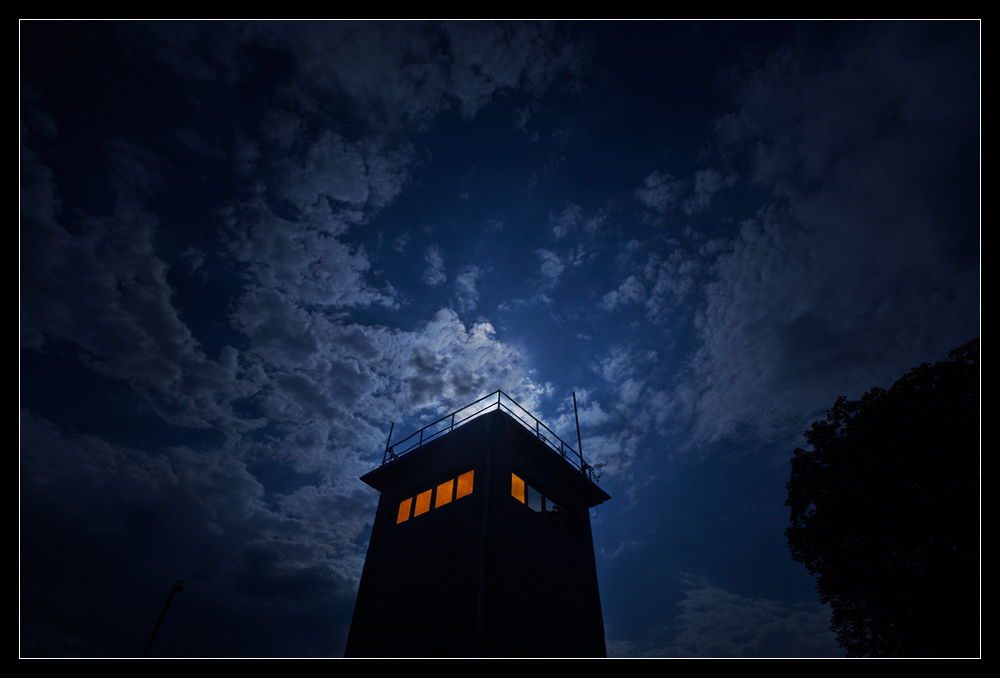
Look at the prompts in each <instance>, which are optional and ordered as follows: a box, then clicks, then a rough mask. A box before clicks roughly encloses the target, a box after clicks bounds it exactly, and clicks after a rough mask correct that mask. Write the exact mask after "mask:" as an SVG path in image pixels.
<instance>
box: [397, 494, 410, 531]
mask: <svg viewBox="0 0 1000 678" xmlns="http://www.w3.org/2000/svg"><path fill="white" fill-rule="evenodd" d="M412 503H413V497H410V498H409V499H404V500H403V501H401V502H399V515H398V516H396V524H397V525H399V524H400V523H401V522H403V521H404V520H409V518H410V505H411V504H412Z"/></svg>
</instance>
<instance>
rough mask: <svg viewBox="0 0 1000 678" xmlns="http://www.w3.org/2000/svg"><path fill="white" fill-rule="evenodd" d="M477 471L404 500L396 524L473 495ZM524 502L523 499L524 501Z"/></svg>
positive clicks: (469, 472)
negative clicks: (432, 498)
mask: <svg viewBox="0 0 1000 678" xmlns="http://www.w3.org/2000/svg"><path fill="white" fill-rule="evenodd" d="M474 474H475V471H467V472H465V473H463V474H462V475H460V476H459V477H458V481H457V482H456V480H455V478H452V479H451V480H447V481H445V482H443V483H441V484H440V485H438V486H437V491H435V489H434V488H431V489H429V490H427V491H426V492H421V493H420V494H418V495H417V496H416V498H415V499H414V497H410V498H409V499H404V500H403V501H401V502H400V503H399V513H397V514H396V524H397V525H399V524H400V523H403V522H406V521H407V520H409V519H410V518H411V517H412V518H416V517H417V516H419V515H421V514H422V513H427V512H428V511H430V510H431V508H438V507H439V506H444V505H445V504H449V503H451V502H452V501H454V500H455V499H461V498H462V497H468V496H469V495H470V494H472V485H473V483H472V481H473V477H474ZM431 495H433V496H434V506H433V507H432V506H431ZM522 501H523V499H522ZM411 508H412V509H413V515H412V516H411V515H410V509H411Z"/></svg>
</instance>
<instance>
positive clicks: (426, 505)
mask: <svg viewBox="0 0 1000 678" xmlns="http://www.w3.org/2000/svg"><path fill="white" fill-rule="evenodd" d="M432 491H433V490H427V491H426V492H421V493H420V494H418V495H417V505H416V506H415V507H414V509H413V517H414V518H416V517H417V516H419V515H420V514H421V513H427V512H428V511H430V510H431V492H432Z"/></svg>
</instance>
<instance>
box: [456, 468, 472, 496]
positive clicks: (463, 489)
mask: <svg viewBox="0 0 1000 678" xmlns="http://www.w3.org/2000/svg"><path fill="white" fill-rule="evenodd" d="M473 473H475V471H469V472H468V473H463V474H462V475H460V476H459V477H458V492H456V493H455V499H461V498H462V497H467V496H469V495H470V494H472V474H473Z"/></svg>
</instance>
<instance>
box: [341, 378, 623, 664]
mask: <svg viewBox="0 0 1000 678" xmlns="http://www.w3.org/2000/svg"><path fill="white" fill-rule="evenodd" d="M578 429H579V426H578ZM391 435H392V434H391V431H390V441H391ZM361 480H363V481H364V482H365V483H367V484H368V485H370V486H371V487H373V488H375V489H376V490H378V491H379V493H380V497H379V503H378V509H377V512H376V514H375V522H374V525H373V527H372V535H371V541H370V543H369V546H368V555H367V556H366V558H365V566H364V571H363V573H362V576H361V584H360V587H359V589H358V598H357V602H356V604H355V607H354V617H353V619H352V621H351V630H350V633H349V635H348V639H347V648H346V651H345V655H346V656H348V657H604V656H606V649H605V644H604V622H603V618H602V616H601V599H600V595H599V593H598V588H597V569H596V566H595V561H594V540H593V536H592V534H591V530H590V510H591V509H592V508H593V507H595V506H597V505H598V504H601V503H603V502H605V501H607V500H608V499H610V498H611V497H610V496H608V494H607V493H606V492H604V491H603V490H602V489H600V488H599V487H598V486H597V485H596V484H595V482H594V473H593V468H592V467H590V466H589V465H588V464H587V463H586V462H585V461H584V460H583V455H582V454H581V452H580V451H579V450H576V449H573V448H572V447H570V446H569V445H568V444H566V443H565V442H564V441H563V440H562V439H561V438H559V436H557V435H556V434H555V433H553V432H552V431H551V430H550V429H549V428H548V427H547V426H545V425H544V424H542V423H541V422H540V421H539V420H538V419H537V418H535V417H534V416H533V415H531V414H530V413H528V412H527V411H526V410H524V408H522V407H521V406H520V405H518V404H517V403H516V402H514V401H513V400H512V399H511V398H510V397H509V396H507V395H506V394H505V393H503V392H502V391H497V392H495V393H492V394H490V395H488V396H485V397H483V398H481V399H479V400H477V401H476V402H474V403H472V404H470V405H467V406H465V407H463V408H462V409H460V410H457V411H456V412H454V413H452V414H450V415H448V416H446V417H443V418H442V419H440V420H438V421H437V422H434V423H433V424H430V425H429V426H426V427H424V428H422V429H420V430H419V431H417V432H416V433H414V434H412V435H411V436H410V437H408V438H406V439H404V440H403V441H401V442H399V443H396V444H395V445H392V446H389V445H388V444H387V446H386V450H385V455H384V457H383V461H382V464H381V465H380V466H378V467H377V468H376V469H375V470H373V471H371V472H370V473H367V474H366V475H364V476H362V478H361Z"/></svg>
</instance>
